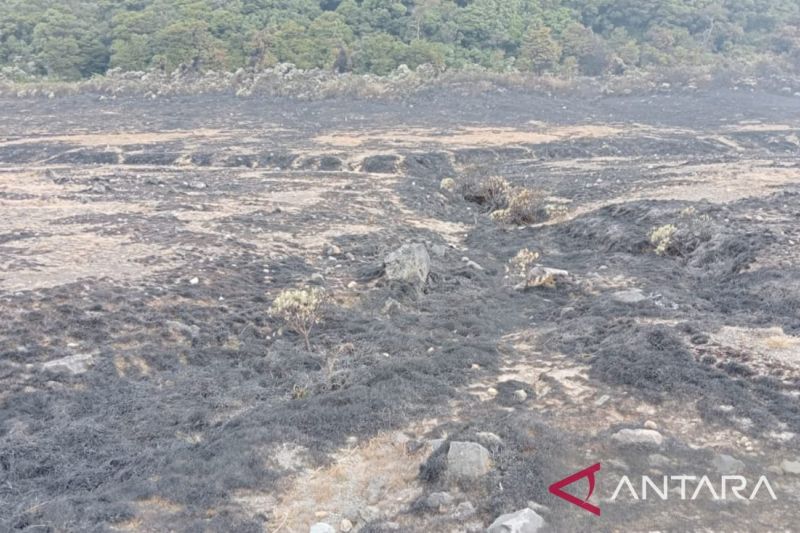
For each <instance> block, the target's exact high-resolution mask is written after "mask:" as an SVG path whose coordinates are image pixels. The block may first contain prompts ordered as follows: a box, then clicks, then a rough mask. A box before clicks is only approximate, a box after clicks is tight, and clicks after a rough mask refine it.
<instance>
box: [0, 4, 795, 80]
mask: <svg viewBox="0 0 800 533" xmlns="http://www.w3.org/2000/svg"><path fill="white" fill-rule="evenodd" d="M280 62H288V63H293V64H294V65H295V66H297V67H298V68H304V69H310V68H323V69H335V70H338V71H340V72H345V71H352V72H356V73H374V74H386V73H388V72H391V71H392V70H394V69H395V68H397V67H398V66H399V65H401V64H405V65H407V66H409V67H410V68H415V67H416V66H418V65H420V64H424V63H430V64H433V65H435V66H436V67H439V68H459V67H464V66H467V65H480V66H483V67H485V68H489V69H493V70H499V71H505V70H511V69H517V70H521V71H530V72H536V73H556V74H564V75H572V74H583V75H590V76H595V75H605V74H619V73H622V72H624V71H626V70H628V69H634V68H659V67H675V66H683V65H686V66H695V65H715V64H725V63H732V62H733V63H747V64H761V63H763V64H765V65H771V66H776V67H780V68H783V69H788V70H792V71H798V70H800V0H3V2H2V3H0V70H2V72H4V73H5V74H6V75H9V73H18V74H20V75H25V76H43V77H48V78H53V79H63V80H75V79H81V78H89V77H91V76H93V75H97V74H104V73H105V72H107V71H108V70H109V69H121V70H125V71H140V70H147V69H161V70H164V71H171V70H174V69H175V68H177V67H178V66H179V65H182V64H184V65H191V66H192V67H194V68H197V69H200V70H206V69H215V70H230V71H233V70H237V69H239V68H242V67H253V68H266V67H270V66H272V65H275V64H277V63H280Z"/></svg>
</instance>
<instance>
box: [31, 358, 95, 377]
mask: <svg viewBox="0 0 800 533" xmlns="http://www.w3.org/2000/svg"><path fill="white" fill-rule="evenodd" d="M93 362H94V355H93V354H90V353H81V354H75V355H69V356H67V357H62V358H61V359H54V360H53V361H47V362H46V363H42V369H43V370H52V371H55V372H59V371H66V372H69V373H70V374H73V375H77V374H83V373H84V372H86V371H87V370H89V367H90V366H91V365H92V363H93Z"/></svg>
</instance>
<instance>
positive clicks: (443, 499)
mask: <svg viewBox="0 0 800 533" xmlns="http://www.w3.org/2000/svg"><path fill="white" fill-rule="evenodd" d="M453 500H454V498H453V495H452V494H450V493H449V492H433V493H431V494H430V495H429V496H428V497H427V498H426V499H425V505H427V506H428V508H430V509H440V508H442V507H447V506H448V505H451V504H452V503H453Z"/></svg>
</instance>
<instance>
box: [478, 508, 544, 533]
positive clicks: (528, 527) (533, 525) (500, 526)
mask: <svg viewBox="0 0 800 533" xmlns="http://www.w3.org/2000/svg"><path fill="white" fill-rule="evenodd" d="M544 525H545V522H544V518H542V517H541V516H540V515H539V514H538V513H537V512H536V511H533V510H531V509H522V510H521V511H517V512H515V513H508V514H504V515H501V516H499V517H497V519H496V520H495V521H494V522H492V525H490V526H489V529H487V530H486V531H487V533H537V532H538V531H540V530H541V529H542V528H543V527H544Z"/></svg>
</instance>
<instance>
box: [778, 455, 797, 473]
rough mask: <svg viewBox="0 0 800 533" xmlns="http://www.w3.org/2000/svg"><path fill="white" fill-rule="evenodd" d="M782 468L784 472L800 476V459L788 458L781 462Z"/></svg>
mask: <svg viewBox="0 0 800 533" xmlns="http://www.w3.org/2000/svg"><path fill="white" fill-rule="evenodd" d="M781 470H783V473H784V474H792V475H795V476H800V460H797V461H789V460H788V459H786V460H784V461H783V462H781Z"/></svg>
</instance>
